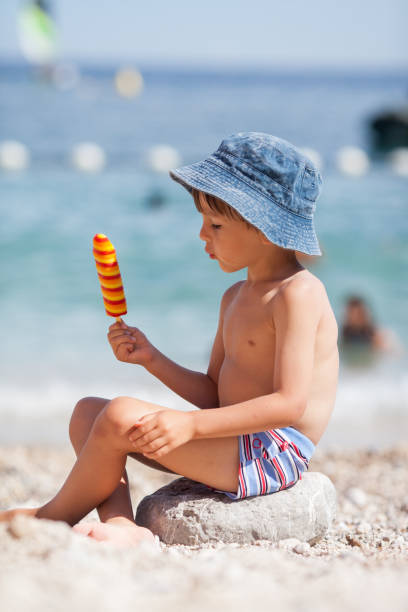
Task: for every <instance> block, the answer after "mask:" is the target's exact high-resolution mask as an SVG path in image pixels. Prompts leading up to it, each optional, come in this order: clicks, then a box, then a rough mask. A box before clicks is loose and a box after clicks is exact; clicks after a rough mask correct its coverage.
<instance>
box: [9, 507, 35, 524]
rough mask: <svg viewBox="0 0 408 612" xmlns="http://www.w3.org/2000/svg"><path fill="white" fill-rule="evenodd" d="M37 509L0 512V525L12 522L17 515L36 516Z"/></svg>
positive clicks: (16, 509)
mask: <svg viewBox="0 0 408 612" xmlns="http://www.w3.org/2000/svg"><path fill="white" fill-rule="evenodd" d="M37 510H38V508H15V509H14V510H5V511H4V512H0V523H3V522H5V521H6V522H9V521H11V520H13V518H14V517H15V516H18V515H19V514H25V515H26V516H34V517H35V516H36V514H37Z"/></svg>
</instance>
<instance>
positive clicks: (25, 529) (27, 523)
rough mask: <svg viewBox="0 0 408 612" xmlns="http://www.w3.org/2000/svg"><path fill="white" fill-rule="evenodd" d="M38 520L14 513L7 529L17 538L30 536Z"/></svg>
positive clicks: (34, 530)
mask: <svg viewBox="0 0 408 612" xmlns="http://www.w3.org/2000/svg"><path fill="white" fill-rule="evenodd" d="M37 524H38V520H36V519H34V518H29V517H27V516H24V515H21V514H20V515H18V514H17V515H16V516H15V517H13V518H12V519H11V521H10V523H9V524H8V527H7V531H8V532H9V534H10V535H12V536H13V537H14V538H16V539H17V540H21V539H22V538H25V537H27V536H31V535H33V534H34V533H35V532H36V528H37Z"/></svg>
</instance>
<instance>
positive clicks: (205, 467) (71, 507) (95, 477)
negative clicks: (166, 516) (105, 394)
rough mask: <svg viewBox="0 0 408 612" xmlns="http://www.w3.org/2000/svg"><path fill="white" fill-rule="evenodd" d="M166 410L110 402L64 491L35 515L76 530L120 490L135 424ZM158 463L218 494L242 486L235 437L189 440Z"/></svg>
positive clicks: (119, 400)
mask: <svg viewBox="0 0 408 612" xmlns="http://www.w3.org/2000/svg"><path fill="white" fill-rule="evenodd" d="M162 409H163V407H162V406H157V405H156V404H150V403H148V402H143V401H140V400H136V399H132V398H117V399H115V400H112V401H111V402H109V403H108V404H107V405H106V407H105V408H104V409H103V411H102V412H101V414H100V415H99V417H98V418H97V419H96V421H95V424H94V426H93V428H92V431H91V433H90V435H89V437H88V439H87V441H86V443H85V445H84V447H83V448H82V450H81V452H80V455H79V457H78V460H77V462H76V464H75V465H74V467H73V469H72V471H71V473H70V474H69V476H68V478H67V479H66V481H65V483H64V485H63V486H62V488H61V490H60V491H59V492H58V493H57V495H56V496H55V497H54V498H53V499H52V500H51V501H50V502H49V503H47V504H45V505H44V506H42V507H41V508H40V509H39V510H38V511H37V513H36V516H37V517H38V518H49V519H54V520H62V521H66V522H67V523H69V524H71V525H74V524H75V523H77V522H78V521H80V520H81V519H82V518H83V517H84V516H86V514H88V513H89V512H90V511H91V510H92V509H93V508H95V507H97V506H98V505H99V504H100V503H101V502H102V501H104V500H105V499H107V498H108V497H109V496H110V495H111V494H112V493H113V491H115V489H116V488H117V486H118V483H119V482H120V479H121V477H122V474H123V471H124V467H125V463H126V458H127V454H128V453H130V452H132V449H133V446H132V444H131V443H130V442H129V440H128V435H129V432H130V430H131V429H132V427H133V425H134V423H135V421H136V420H137V419H138V418H139V417H140V416H142V415H143V414H146V413H149V412H153V411H157V410H162ZM160 463H161V464H162V465H164V466H165V467H167V468H169V469H171V470H173V471H174V472H176V473H178V474H182V475H183V476H187V477H188V478H191V479H193V480H197V481H199V482H203V483H204V484H207V485H209V486H211V487H214V488H216V489H222V490H226V491H236V490H237V487H238V465H239V451H238V441H237V438H236V437H231V438H211V439H201V440H191V441H190V442H188V443H187V444H184V445H182V446H180V447H178V448H176V449H175V450H173V451H171V452H170V453H168V454H167V455H165V456H164V457H162V458H161V459H160Z"/></svg>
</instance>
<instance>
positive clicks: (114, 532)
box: [72, 517, 155, 548]
mask: <svg viewBox="0 0 408 612" xmlns="http://www.w3.org/2000/svg"><path fill="white" fill-rule="evenodd" d="M72 529H73V530H74V531H76V532H77V533H82V534H83V535H85V536H88V537H89V538H93V539H94V540H98V541H100V542H111V543H112V544H113V545H114V546H116V547H117V548H132V547H134V546H137V545H138V544H140V542H141V541H142V540H150V541H151V542H154V541H155V539H154V535H153V534H152V532H151V531H150V530H149V529H146V527H139V526H138V525H136V523H134V522H133V521H131V520H129V519H127V518H125V517H117V518H114V519H111V520H110V521H109V523H99V522H98V521H82V522H81V523H77V524H76V525H74V526H73V528H72Z"/></svg>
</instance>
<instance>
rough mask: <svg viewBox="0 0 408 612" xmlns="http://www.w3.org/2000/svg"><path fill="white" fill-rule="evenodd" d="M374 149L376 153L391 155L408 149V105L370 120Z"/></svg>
mask: <svg viewBox="0 0 408 612" xmlns="http://www.w3.org/2000/svg"><path fill="white" fill-rule="evenodd" d="M369 126H370V135H371V141H372V147H373V149H374V151H375V152H378V153H389V152H390V151H392V150H393V149H398V148H401V147H408V104H407V105H405V106H403V107H401V108H399V109H395V110H389V111H384V112H382V113H379V114H378V115H376V116H374V117H372V118H371V119H370V120H369Z"/></svg>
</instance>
